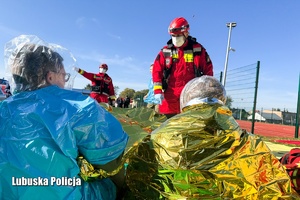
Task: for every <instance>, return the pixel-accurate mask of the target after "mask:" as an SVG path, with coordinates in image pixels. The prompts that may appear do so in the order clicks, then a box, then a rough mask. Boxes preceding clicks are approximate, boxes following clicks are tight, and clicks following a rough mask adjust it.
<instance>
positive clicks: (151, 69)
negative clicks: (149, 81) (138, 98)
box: [150, 64, 153, 74]
mask: <svg viewBox="0 0 300 200" xmlns="http://www.w3.org/2000/svg"><path fill="white" fill-rule="evenodd" d="M152 71H153V64H151V65H150V73H151V74H152Z"/></svg>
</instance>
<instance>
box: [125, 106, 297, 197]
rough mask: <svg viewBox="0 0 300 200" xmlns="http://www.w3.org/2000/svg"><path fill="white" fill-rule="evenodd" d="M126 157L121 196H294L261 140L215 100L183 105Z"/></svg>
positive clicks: (288, 180) (279, 168)
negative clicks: (124, 194) (123, 194)
mask: <svg viewBox="0 0 300 200" xmlns="http://www.w3.org/2000/svg"><path fill="white" fill-rule="evenodd" d="M126 159H127V162H128V167H127V173H126V175H127V177H126V185H127V187H128V189H127V191H128V193H127V194H126V198H125V199H278V198H280V199H299V198H300V197H299V196H298V195H297V193H296V192H295V191H293V190H292V188H291V185H290V178H289V177H288V175H287V174H286V172H285V170H284V169H283V167H282V166H281V164H280V163H279V161H278V160H277V158H276V157H275V156H274V155H273V154H272V153H271V151H270V150H269V149H268V147H267V146H266V144H264V142H263V141H262V140H261V139H260V138H259V137H257V136H254V135H251V134H249V133H246V132H245V131H243V130H241V129H240V128H239V126H238V124H237V123H236V121H235V120H234V119H233V118H232V116H231V112H230V110H229V109H227V108H226V107H222V106H221V105H220V104H215V105H212V104H205V103H203V104H198V105H193V106H189V107H187V108H186V110H185V111H184V112H183V113H181V114H178V115H176V116H175V117H173V118H170V119H169V120H167V121H165V122H164V123H162V125H161V126H160V127H159V128H157V129H156V130H154V132H153V133H152V134H151V136H150V135H149V136H148V137H145V138H144V140H143V141H142V142H140V143H138V144H137V145H134V147H132V148H131V149H130V150H129V151H128V152H127V154H126Z"/></svg>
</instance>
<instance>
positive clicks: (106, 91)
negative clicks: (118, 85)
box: [79, 69, 116, 103]
mask: <svg viewBox="0 0 300 200" xmlns="http://www.w3.org/2000/svg"><path fill="white" fill-rule="evenodd" d="M79 73H80V74H81V75H82V76H84V77H85V78H87V79H89V80H90V81H92V92H91V94H90V96H91V97H92V98H94V99H96V100H97V101H98V102H99V103H100V102H104V103H108V97H110V98H111V99H112V100H115V98H116V97H115V90H114V86H113V82H112V79H111V78H110V76H109V75H107V74H106V73H105V74H104V73H98V74H94V73H89V72H86V71H84V70H82V69H80V70H79Z"/></svg>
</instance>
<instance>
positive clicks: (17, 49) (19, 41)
mask: <svg viewBox="0 0 300 200" xmlns="http://www.w3.org/2000/svg"><path fill="white" fill-rule="evenodd" d="M28 44H32V45H35V48H34V49H31V51H33V52H34V51H36V50H37V48H36V47H38V46H44V47H46V48H49V49H51V50H52V51H54V52H57V53H59V55H60V56H61V57H62V58H63V65H64V69H65V71H66V73H70V75H71V76H70V79H69V80H68V81H67V82H66V84H65V89H69V90H71V89H72V88H73V84H74V79H75V77H76V75H77V73H76V72H75V71H74V70H72V69H73V67H74V66H77V63H76V59H75V57H74V56H73V54H72V53H71V52H70V51H69V50H68V49H66V48H64V47H62V46H61V45H58V44H52V43H47V42H45V41H43V40H42V39H40V38H39V37H37V36H35V35H20V36H18V37H15V38H13V39H12V40H10V41H8V42H7V43H6V44H5V46H4V65H5V71H6V79H7V80H8V81H9V83H10V86H11V91H12V93H15V92H14V91H15V89H16V83H15V81H14V79H13V77H12V71H13V67H14V63H15V62H18V64H20V63H22V62H24V60H23V58H24V57H22V56H20V57H19V55H22V53H23V52H25V51H28V48H24V46H25V45H28ZM50 55H51V54H50ZM44 84H45V83H41V85H39V87H42V86H43V85H44Z"/></svg>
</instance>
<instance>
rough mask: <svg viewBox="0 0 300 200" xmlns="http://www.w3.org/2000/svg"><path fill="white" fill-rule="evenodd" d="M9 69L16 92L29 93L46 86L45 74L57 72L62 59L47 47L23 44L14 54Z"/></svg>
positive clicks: (61, 64) (61, 66) (61, 65)
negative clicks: (10, 69) (10, 68)
mask: <svg viewBox="0 0 300 200" xmlns="http://www.w3.org/2000/svg"><path fill="white" fill-rule="evenodd" d="M11 67H12V74H13V79H14V82H15V84H16V91H26V90H28V91H31V90H36V89H38V88H41V87H44V86H46V85H48V83H47V81H46V76H47V73H48V72H49V71H53V72H59V71H60V69H62V68H63V58H62V57H61V56H60V55H59V54H58V53H57V52H55V51H53V50H52V49H50V48H49V47H46V46H39V45H35V44H25V45H24V46H23V47H22V48H21V49H20V50H19V51H18V52H17V53H16V56H15V58H14V62H13V66H11Z"/></svg>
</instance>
